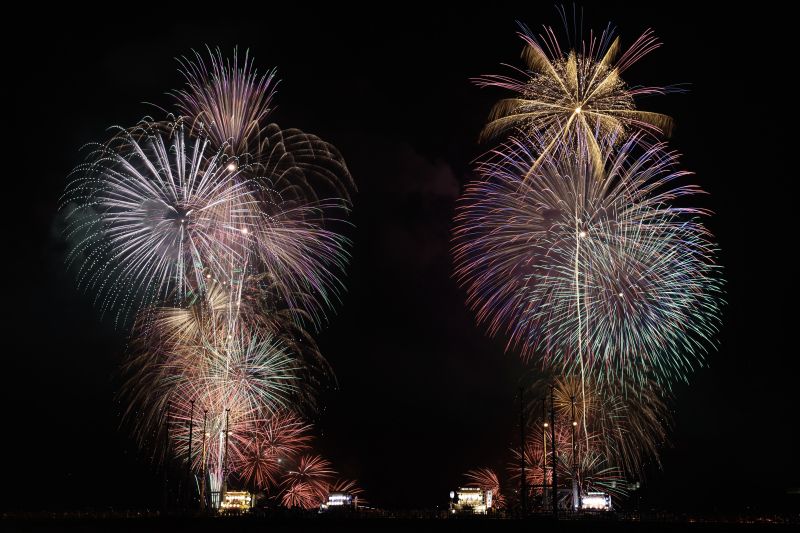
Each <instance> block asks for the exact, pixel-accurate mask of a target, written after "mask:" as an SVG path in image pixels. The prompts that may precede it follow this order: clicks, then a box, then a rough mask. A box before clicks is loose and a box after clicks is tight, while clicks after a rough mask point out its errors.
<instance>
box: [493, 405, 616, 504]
mask: <svg viewBox="0 0 800 533" xmlns="http://www.w3.org/2000/svg"><path fill="white" fill-rule="evenodd" d="M571 422H572V421H571V419H570V418H568V417H563V416H558V417H557V418H556V424H555V429H556V431H555V436H556V438H555V446H553V440H552V437H551V428H550V427H545V426H544V422H542V419H538V420H537V423H536V424H535V425H534V426H533V429H532V430H531V431H529V432H528V436H527V438H526V441H525V450H524V461H525V478H526V479H525V482H526V485H527V487H528V489H529V490H530V491H531V493H532V494H534V495H540V496H541V495H543V491H544V492H545V493H547V494H550V492H551V487H552V484H553V449H554V448H555V467H556V474H557V476H556V477H557V480H558V489H559V493H561V496H560V497H559V506H560V507H566V506H570V507H572V508H577V507H578V505H577V502H578V498H579V497H580V495H581V494H585V493H586V492H594V491H603V492H607V493H609V494H610V495H611V496H612V497H614V499H620V498H623V497H624V496H625V495H626V490H625V483H624V481H625V480H624V476H623V472H622V470H621V469H620V468H618V467H617V466H616V465H614V464H613V462H611V461H610V460H609V458H608V457H606V456H605V454H604V453H603V443H602V439H601V437H600V436H599V435H595V434H592V435H589V437H588V438H586V439H584V438H578V437H576V436H575V435H574V433H573V431H572V428H573V426H572V423H571ZM521 462H522V461H521V460H520V450H519V449H513V450H512V460H511V461H510V462H509V463H508V468H507V469H508V473H509V479H510V480H511V481H512V482H516V483H517V484H518V483H519V479H520V475H521V471H520V465H521Z"/></svg>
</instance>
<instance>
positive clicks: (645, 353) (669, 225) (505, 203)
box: [454, 136, 722, 388]
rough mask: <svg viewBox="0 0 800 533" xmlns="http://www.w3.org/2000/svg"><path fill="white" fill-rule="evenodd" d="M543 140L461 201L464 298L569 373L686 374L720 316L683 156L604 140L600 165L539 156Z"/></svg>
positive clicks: (637, 378)
mask: <svg viewBox="0 0 800 533" xmlns="http://www.w3.org/2000/svg"><path fill="white" fill-rule="evenodd" d="M546 142H547V141H546V140H545V139H537V138H530V139H526V140H515V141H513V142H512V143H510V144H509V145H506V146H504V147H503V149H502V150H497V151H495V152H494V154H493V157H492V158H491V159H489V160H488V161H485V162H483V163H482V164H481V165H480V166H479V169H478V170H479V172H480V179H478V180H476V181H474V182H473V183H471V184H469V185H468V186H467V188H466V191H465V193H464V195H463V196H462V199H461V201H460V204H459V205H458V206H457V209H456V228H455V230H454V255H455V263H456V277H457V279H458V281H459V282H460V284H461V285H462V286H463V287H464V288H465V289H466V291H467V294H468V305H469V306H470V307H471V308H472V309H473V310H474V311H475V312H476V313H477V319H478V322H479V323H481V324H485V325H486V326H487V328H488V331H489V333H490V334H491V335H495V334H497V333H498V332H500V331H506V332H508V333H509V341H508V344H507V347H508V348H512V347H518V348H520V349H521V353H522V356H523V358H525V359H528V358H530V357H531V356H532V355H534V354H537V355H541V361H542V362H543V364H546V365H551V366H552V367H553V369H554V370H556V371H561V372H563V373H565V374H567V375H570V374H575V373H580V375H581V376H589V375H594V376H595V377H596V379H597V381H599V382H603V381H619V382H621V383H623V384H624V383H626V382H631V383H632V384H635V385H636V386H637V387H639V388H641V387H643V386H647V385H649V384H650V383H651V381H652V382H655V383H656V384H657V385H659V386H664V385H666V386H669V385H670V384H671V382H672V381H673V380H674V379H685V376H686V375H687V373H688V372H689V371H690V370H691V369H692V368H693V367H695V366H697V365H698V364H699V363H700V362H701V361H702V355H703V354H704V353H705V351H706V350H707V349H708V347H709V346H710V345H712V344H713V342H714V341H713V339H714V335H715V333H716V332H717V330H718V328H719V322H720V304H721V291H722V289H721V287H722V280H721V278H720V276H719V270H720V269H719V267H718V266H717V265H716V264H715V262H714V260H715V255H716V246H715V245H714V243H713V241H712V236H711V234H710V233H709V231H708V230H707V229H706V228H705V226H704V225H703V224H702V222H701V221H700V219H699V218H700V217H701V216H702V215H705V214H706V213H707V212H706V211H705V210H703V209H698V208H692V207H685V206H683V204H685V202H686V199H688V198H690V197H691V196H694V195H697V194H699V193H700V192H701V191H700V189H699V188H698V187H696V186H694V185H676V184H675V181H676V180H678V179H680V178H683V177H684V176H686V175H687V173H686V172H683V171H679V170H676V169H675V166H676V162H677V155H676V154H675V153H674V152H669V151H666V149H665V148H664V146H663V145H660V144H656V145H653V146H650V147H648V148H646V149H642V148H641V147H640V146H639V143H638V142H637V137H636V136H634V137H632V138H630V139H629V140H628V141H625V142H624V143H622V144H619V145H618V144H617V143H616V139H609V140H603V141H602V142H601V146H602V148H603V153H605V154H606V155H605V156H604V160H603V164H602V165H601V166H600V167H598V166H597V163H596V162H595V159H594V158H593V157H591V156H589V155H588V151H587V150H578V151H575V150H573V147H571V146H567V145H559V146H557V147H554V148H551V149H550V150H549V151H548V152H547V153H545V154H544V155H542V150H543V148H544V146H545V144H546ZM540 157H541V158H542V159H541V163H540V164H539V166H538V167H537V169H536V171H535V172H534V173H533V174H532V175H530V177H529V178H528V179H525V176H526V175H527V174H528V171H529V170H530V168H531V166H532V165H533V163H534V161H536V160H537V159H539V158H540ZM598 175H601V176H602V179H600V180H598V179H597V176H598ZM676 201H680V202H681V204H680V206H678V205H674V204H677V202H676Z"/></svg>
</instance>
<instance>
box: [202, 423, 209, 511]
mask: <svg viewBox="0 0 800 533" xmlns="http://www.w3.org/2000/svg"><path fill="white" fill-rule="evenodd" d="M207 422H208V409H203V450H202V452H201V453H202V455H201V461H202V463H203V464H202V466H201V468H200V472H201V473H202V476H203V478H202V479H201V481H200V509H202V510H203V511H205V510H206V475H208V472H207V471H206V436H207V435H208V430H207V429H206V424H207Z"/></svg>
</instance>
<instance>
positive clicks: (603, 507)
mask: <svg viewBox="0 0 800 533" xmlns="http://www.w3.org/2000/svg"><path fill="white" fill-rule="evenodd" d="M581 508H582V509H583V510H585V511H610V510H611V496H609V495H608V494H606V493H605V492H587V493H586V494H584V495H583V496H581Z"/></svg>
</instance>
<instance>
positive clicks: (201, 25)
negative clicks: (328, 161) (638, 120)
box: [0, 3, 800, 513]
mask: <svg viewBox="0 0 800 533" xmlns="http://www.w3.org/2000/svg"><path fill="white" fill-rule="evenodd" d="M691 6H692V4H686V5H683V6H682V7H676V6H674V5H673V4H672V3H669V4H666V5H665V6H662V7H658V6H650V5H648V6H644V5H636V6H632V5H622V4H621V3H613V4H609V5H603V6H602V7H601V6H600V5H589V6H585V7H584V8H583V13H584V24H583V26H584V28H585V29H590V28H592V29H595V30H602V29H603V28H605V25H606V23H607V22H608V21H611V23H612V24H613V25H615V26H616V27H617V31H618V34H619V35H621V37H622V41H623V44H629V43H630V42H632V41H633V40H634V39H635V38H636V37H638V36H639V35H640V34H641V33H642V31H644V30H645V29H647V28H653V29H654V31H655V33H656V35H657V36H658V37H659V39H660V40H661V42H662V43H663V44H662V47H661V48H660V49H658V50H657V51H655V52H653V53H652V54H650V55H649V56H647V57H646V58H645V59H643V60H642V61H641V62H639V63H637V64H636V65H635V66H634V67H633V68H631V69H630V70H629V71H628V72H627V73H626V76H625V79H626V81H628V82H629V83H630V84H633V85H651V84H652V85H659V84H661V85H673V84H684V85H682V86H683V87H684V88H686V89H688V91H687V92H685V93H672V94H668V95H665V96H659V97H652V98H648V99H647V100H646V105H647V108H648V110H653V111H659V112H664V113H667V114H669V115H671V116H672V117H674V119H675V120H676V123H677V129H676V131H675V133H674V135H673V136H672V138H671V139H670V140H669V145H670V147H671V148H672V149H675V150H677V151H679V152H680V153H681V154H682V158H681V161H682V167H683V168H686V169H688V170H691V171H693V172H694V173H695V174H696V175H695V176H694V178H693V179H694V182H695V183H697V184H699V185H701V186H702V188H703V189H704V190H705V191H707V192H708V193H709V194H708V195H706V196H703V197H701V198H700V199H699V202H700V203H701V204H702V206H703V207H708V208H709V209H711V210H712V211H713V212H714V214H713V216H711V217H710V218H708V220H707V221H706V222H707V224H708V226H709V227H710V228H711V230H712V231H713V232H714V234H715V236H716V239H717V241H718V242H719V245H720V248H721V254H720V257H719V261H720V263H721V264H722V265H723V267H724V276H725V278H726V286H725V290H726V301H727V303H726V305H725V307H724V309H723V326H722V330H721V332H720V334H719V336H718V340H719V348H718V350H715V351H712V352H711V353H710V354H709V356H708V357H707V360H706V361H707V364H706V366H705V367H704V368H701V369H698V370H697V371H696V372H695V373H694V374H692V375H691V376H690V377H689V384H688V385H683V384H682V385H679V386H677V388H676V391H675V401H674V404H673V405H674V409H673V411H674V419H675V422H674V427H673V428H672V430H671V432H670V440H671V443H672V444H671V446H669V447H667V448H665V449H664V450H663V452H662V464H663V468H661V469H659V468H658V467H657V466H656V465H653V466H652V467H651V468H649V469H648V473H647V479H646V488H645V490H644V491H643V494H642V507H645V506H654V507H658V508H660V509H667V510H672V511H675V512H684V511H685V512H706V513H713V512H717V511H719V512H737V511H747V510H750V511H753V512H762V511H764V512H766V511H773V510H776V511H783V512H788V511H792V510H794V511H796V510H797V509H798V508H800V463H799V462H798V459H797V455H796V450H797V447H798V446H797V444H796V439H795V438H794V437H793V436H792V433H793V432H794V429H795V428H796V427H798V425H799V424H798V415H797V411H796V406H797V403H798V402H797V372H798V370H800V367H798V363H797V359H796V357H794V356H791V355H790V354H791V353H795V352H796V350H791V349H790V342H789V334H790V332H791V329H790V327H791V322H790V318H791V315H790V313H789V312H788V311H787V310H785V309H788V305H787V303H789V302H793V301H794V299H795V298H794V296H795V294H794V293H795V292H796V289H795V287H796V284H795V283H793V280H792V278H791V277H790V276H791V275H792V272H794V271H796V268H793V267H794V265H793V264H792V263H791V257H790V254H791V253H792V249H791V247H790V245H787V244H788V243H787V240H788V239H790V238H791V232H792V230H793V229H794V226H795V224H793V222H794V220H793V217H791V215H792V214H793V213H794V211H796V209H793V205H790V203H789V202H790V199H791V198H792V189H793V187H792V188H790V190H785V189H786V187H785V184H786V183H787V182H789V180H791V179H793V175H794V174H795V172H793V171H792V169H791V168H790V167H789V158H790V154H792V152H790V151H789V150H790V147H789V143H790V137H789V135H793V134H791V133H789V124H791V122H790V121H791V120H792V118H793V117H792V115H793V112H792V109H791V108H792V106H793V103H792V102H791V99H790V96H786V95H787V94H789V91H790V88H788V87H787V86H788V81H785V80H784V77H783V76H782V75H781V73H780V71H779V70H778V69H779V68H783V69H789V68H791V67H792V66H791V65H788V64H784V63H782V61H784V59H783V57H781V55H780V54H781V52H784V53H787V55H788V51H789V50H790V48H789V46H790V43H789V34H788V33H787V32H785V31H782V30H781V28H775V29H774V30H773V29H771V27H769V26H766V25H759V24H760V23H759V21H757V20H747V19H748V18H750V17H751V15H752V14H751V13H740V12H737V13H732V12H725V13H716V14H701V13H695V12H693V11H692V8H691ZM490 7H491V6H490ZM687 15H691V16H687ZM776 16H777V15H776ZM244 18H245V19H246V20H239V21H236V20H223V21H218V20H206V21H202V22H195V21H186V22H183V21H181V19H179V18H165V19H164V20H159V21H158V24H141V23H136V22H134V21H121V22H120V21H117V22H115V23H114V24H108V25H100V24H93V23H91V22H89V21H88V20H85V21H83V22H79V23H76V24H62V23H59V22H57V21H50V22H41V23H40V24H37V25H36V26H34V27H32V28H31V30H30V33H29V34H28V39H29V40H28V41H26V43H24V46H23V47H22V49H21V50H20V51H18V53H15V54H14V56H13V57H12V69H10V72H11V73H12V77H13V79H14V88H13V91H14V93H13V94H14V97H13V99H12V100H11V101H10V102H9V103H10V105H12V106H13V107H14V109H12V117H13V121H14V122H13V129H12V130H11V131H12V132H13V133H14V137H13V141H12V142H14V143H16V144H14V145H11V144H8V143H7V147H8V148H7V149H8V150H9V154H10V155H9V157H10V159H11V162H12V164H11V165H10V167H9V169H10V174H11V175H9V176H6V180H7V183H10V184H11V186H12V188H13V189H12V193H11V194H10V195H8V197H7V201H6V205H10V207H11V209H12V210H13V214H12V216H11V217H9V218H8V221H9V222H10V224H13V226H11V227H10V230H11V231H10V234H11V239H12V248H11V250H10V253H9V254H8V255H9V259H10V263H11V264H10V272H11V273H13V274H12V275H11V276H10V277H8V278H7V279H8V280H9V281H10V283H9V284H10V287H9V288H10V290H11V300H10V301H11V302H13V304H12V306H11V309H10V310H9V311H10V315H11V317H10V318H11V322H10V323H7V324H8V325H7V328H8V329H7V331H6V336H7V337H9V338H10V339H11V346H10V347H9V348H8V349H7V350H6V351H5V357H6V360H7V361H8V362H9V363H10V368H8V367H6V370H5V371H4V372H3V375H4V381H3V386H2V390H3V394H4V396H3V405H4V406H5V409H6V411H7V412H8V413H9V414H10V415H11V419H10V421H9V422H8V423H7V426H6V429H5V431H4V435H5V438H4V439H3V441H4V442H3V446H2V449H3V451H4V455H5V457H6V463H7V464H8V467H7V469H6V475H5V476H4V477H5V482H4V483H3V488H2V490H1V491H0V493H2V494H3V495H4V497H3V498H2V501H3V504H4V505H3V510H9V511H12V510H51V509H52V510H71V509H79V508H86V507H93V508H106V507H114V508H121V509H127V508H147V507H149V508H158V507H159V506H160V501H161V484H162V481H161V475H160V474H159V473H158V471H157V470H156V469H155V468H154V467H153V466H152V464H151V463H150V461H149V460H148V458H147V457H146V454H145V453H143V452H139V451H138V450H137V448H136V447H135V445H134V443H133V442H132V440H131V438H130V436H129V434H128V433H127V432H126V430H125V429H124V428H120V427H119V413H120V410H121V409H120V406H119V404H118V402H117V400H116V399H115V394H116V392H117V391H118V387H119V378H118V374H117V369H118V368H119V364H120V362H121V361H122V359H123V356H124V351H125V345H126V340H125V338H126V331H125V330H124V328H119V329H116V330H115V329H114V327H113V325H112V324H111V321H110V320H107V319H106V320H103V319H101V318H100V313H99V311H98V310H97V309H95V308H94V307H93V306H92V301H91V296H90V295H84V294H82V293H81V292H80V291H79V290H78V289H77V288H76V287H75V283H74V280H73V279H72V277H71V276H70V274H69V273H68V272H67V269H66V266H65V265H64V253H65V245H64V243H63V240H62V239H61V238H60V237H59V235H58V232H57V223H56V215H57V207H58V199H59V196H60V194H61V193H62V192H63V189H64V186H65V185H66V181H67V175H68V173H69V172H70V170H71V169H72V168H73V167H74V166H75V165H76V164H77V163H79V162H80V159H81V157H82V153H81V152H80V151H79V149H80V148H81V146H83V145H84V144H86V143H89V142H94V141H101V140H104V139H105V138H106V136H107V131H106V128H107V127H108V126H110V125H112V124H120V125H125V126H127V125H132V124H134V123H135V122H137V121H138V120H139V119H140V118H141V117H142V116H144V115H147V114H154V115H155V114H157V110H156V109H155V108H154V107H152V106H150V105H147V104H144V103H142V102H150V103H152V104H155V105H166V104H168V103H169V97H168V96H167V95H166V94H165V93H166V92H167V91H169V90H172V89H175V88H179V87H180V86H181V84H182V80H181V78H180V76H179V73H178V71H177V62H176V61H175V59H174V58H175V57H178V56H183V55H187V54H189V53H191V50H192V49H196V50H198V51H201V52H202V51H204V47H205V46H206V45H209V46H211V47H217V46H219V47H220V48H221V50H222V51H223V53H229V52H230V51H232V49H233V47H234V46H235V45H238V46H239V49H240V50H244V49H249V50H250V53H251V55H252V57H253V58H254V59H255V64H256V66H257V68H258V70H259V71H262V72H263V71H266V70H268V69H270V68H272V67H277V69H278V77H279V78H280V79H281V80H282V81H281V83H280V85H279V89H278V94H277V96H276V103H277V109H276V111H275V113H274V115H273V120H274V121H275V122H277V123H278V124H280V125H281V126H284V127H298V128H301V129H303V130H305V131H307V132H309V133H314V134H317V135H319V136H321V137H322V138H323V139H325V140H327V141H329V142H331V143H333V144H334V145H335V146H337V147H338V148H339V150H340V151H341V153H342V154H343V156H344V158H345V160H346V162H347V164H348V166H349V168H350V171H351V173H352V175H353V177H354V179H355V182H356V185H357V187H358V193H357V194H356V195H355V197H354V209H353V213H352V217H351V221H352V223H353V225H354V227H353V229H352V230H351V231H350V233H349V236H350V237H351V238H352V240H353V247H352V254H353V257H352V261H351V263H350V265H349V266H348V269H347V274H346V276H345V277H344V279H343V281H344V283H345V285H346V287H347V292H346V293H345V294H344V296H343V299H342V303H341V304H340V305H339V306H337V310H336V312H335V313H332V314H331V315H330V317H329V323H328V325H327V326H326V327H325V329H324V330H323V331H322V333H321V334H319V335H318V336H317V338H318V340H319V344H320V347H321V349H322V353H323V355H325V357H326V358H327V359H328V360H329V362H330V363H331V365H332V367H333V369H334V371H335V373H336V376H337V378H338V382H339V390H338V391H328V392H326V393H325V394H324V396H323V398H322V402H321V403H322V404H323V405H324V406H325V409H324V411H321V412H320V414H319V416H318V417H316V419H315V420H313V422H314V424H315V433H316V435H317V436H318V439H317V447H318V448H319V450H320V452H321V453H323V454H324V455H326V456H327V457H328V458H329V459H330V460H331V461H332V462H333V464H334V465H335V467H336V468H337V469H338V470H339V471H340V472H341V473H342V474H344V475H347V476H349V477H354V478H357V479H358V480H359V481H360V484H361V485H362V486H363V488H364V489H365V491H366V496H367V499H368V500H369V501H370V502H371V503H372V504H374V505H376V506H380V507H385V508H397V509H408V508H431V507H435V506H436V505H439V506H442V507H443V506H445V505H446V503H447V494H448V492H449V491H450V490H451V489H452V488H454V487H457V486H458V485H459V484H461V483H463V481H464V479H463V476H462V474H463V473H464V472H465V471H466V470H468V469H470V468H476V467H482V466H492V467H495V468H502V467H503V466H504V464H505V462H506V461H507V459H508V457H509V453H508V448H509V447H510V446H511V445H513V444H515V443H516V442H517V441H516V439H517V438H518V437H517V435H518V434H519V429H518V426H517V425H516V424H517V420H518V412H517V406H516V403H515V394H516V390H517V386H518V381H519V378H521V377H522V374H523V371H524V366H523V364H522V363H521V362H520V361H519V357H518V355H517V353H515V352H508V353H505V352H504V342H503V339H502V338H497V339H490V338H488V337H487V335H485V333H484V329H483V328H482V327H480V326H478V325H476V324H475V320H474V315H473V313H472V312H470V311H469V310H468V309H467V307H466V305H465V294H464V292H463V291H462V290H461V289H460V288H459V287H458V285H457V284H456V282H455V281H454V280H453V278H452V275H451V274H452V269H453V265H452V258H451V255H450V229H451V227H452V215H453V206H454V202H455V200H456V198H457V197H458V195H459V194H460V192H461V191H462V190H463V186H464V184H465V183H466V182H467V181H469V180H470V179H472V177H473V174H472V168H473V167H472V161H473V160H474V159H475V158H476V157H478V156H479V155H480V154H481V153H483V152H484V151H485V150H486V149H488V148H489V147H490V146H491V145H490V144H488V145H487V144H483V145H482V144H480V143H478V134H479V132H480V130H481V128H482V126H483V124H484V123H485V121H486V118H487V116H488V113H489V109H490V107H491V105H492V103H494V102H495V101H496V100H497V99H498V98H500V97H501V96H504V94H503V93H502V91H499V90H489V89H479V88H477V87H475V86H474V85H472V84H471V83H470V78H473V77H475V76H478V75H481V74H487V73H496V72H504V69H503V67H502V65H501V63H507V64H512V65H519V64H520V62H519V54H520V51H521V47H522V45H521V41H520V40H519V38H518V37H517V35H516V32H517V25H516V22H515V21H521V22H525V23H526V24H528V25H529V26H530V27H531V28H532V29H537V28H539V27H540V26H541V25H543V24H544V25H549V26H553V27H554V28H556V29H557V30H561V29H562V23H561V20H560V18H559V16H558V13H557V12H556V10H555V9H554V8H553V6H552V5H551V4H550V3H543V4H541V5H537V6H524V7H523V6H519V7H518V8H516V9H510V10H509V9H506V10H500V9H497V10H495V11H489V10H487V11H484V12H478V11H475V12H473V11H470V12H468V13H465V12H462V11H459V12H455V11H451V12H441V13H433V12H427V11H426V12H413V11H407V12H403V13H393V14H392V16H391V18H390V17H389V16H379V15H377V14H376V13H368V12H367V13H365V12H361V13H358V14H352V15H351V14H348V13H340V12H336V11H311V10H309V12H308V13H305V12H301V11H298V12H294V13H291V14H285V13H284V14H280V15H277V14H276V15H274V16H273V17H267V16H266V15H265V16H254V17H244ZM687 19H690V20H687ZM772 24H774V23H772ZM762 32H763V33H762ZM743 41H745V42H743ZM748 45H750V46H749V47H748ZM762 47H763V49H762ZM14 61H19V64H16V63H13V62H14ZM787 61H788V60H787ZM505 71H506V72H507V70H505ZM787 78H788V76H787ZM776 106H777V109H776ZM787 108H788V111H789V115H790V116H789V117H787V116H786V114H785V113H784V111H786V110H787ZM11 146H14V149H16V150H17V152H16V153H13V154H12V153H11V151H10V150H11ZM792 155H793V154H792ZM465 398H469V399H473V400H474V401H475V405H474V407H472V408H470V409H469V410H468V411H465V410H464V409H462V408H460V407H459V406H457V405H456V404H457V403H458V402H461V401H463V400H464V399H465ZM791 490H794V491H795V493H794V494H790V493H789V491H791Z"/></svg>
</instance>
